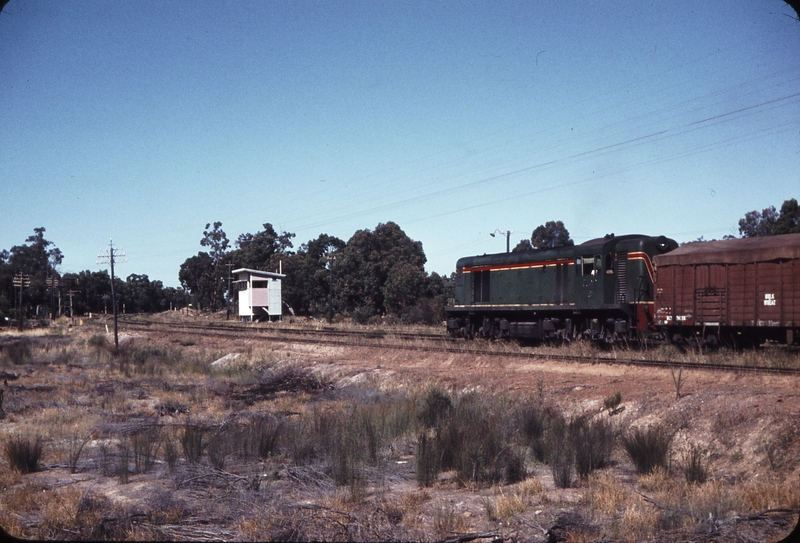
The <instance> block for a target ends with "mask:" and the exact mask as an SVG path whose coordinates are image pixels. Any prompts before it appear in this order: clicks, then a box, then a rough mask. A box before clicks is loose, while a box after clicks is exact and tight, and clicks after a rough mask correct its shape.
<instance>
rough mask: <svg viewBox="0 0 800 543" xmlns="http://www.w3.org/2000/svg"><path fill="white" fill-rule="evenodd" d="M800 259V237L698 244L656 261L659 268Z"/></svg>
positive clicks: (659, 257) (692, 244)
mask: <svg viewBox="0 0 800 543" xmlns="http://www.w3.org/2000/svg"><path fill="white" fill-rule="evenodd" d="M798 258H800V234H785V235H782V236H768V237H762V238H743V239H727V240H722V241H696V242H692V243H687V244H685V245H681V246H680V247H678V248H677V249H675V250H674V251H671V252H669V253H666V254H663V255H658V256H656V257H655V258H654V259H653V262H654V263H655V265H656V266H682V265H691V264H747V263H749V262H769V261H771V260H794V259H798Z"/></svg>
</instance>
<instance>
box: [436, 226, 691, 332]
mask: <svg viewBox="0 0 800 543" xmlns="http://www.w3.org/2000/svg"><path fill="white" fill-rule="evenodd" d="M677 247H678V244H677V243H676V242H675V240H672V239H669V238H666V237H664V236H660V237H652V236H643V235H626V236H615V235H613V234H609V235H607V236H605V237H604V238H598V239H593V240H590V241H587V242H585V243H582V244H581V245H575V246H570V247H556V248H553V249H534V250H530V251H521V252H515V253H500V254H492V255H482V256H470V257H465V258H461V259H459V261H458V262H457V264H456V284H455V299H454V300H453V303H452V305H450V306H448V307H447V308H446V311H447V329H448V332H449V333H450V335H452V336H454V337H466V338H474V337H483V338H497V339H501V338H516V339H522V340H532V341H544V340H573V339H576V338H579V337H584V338H588V339H591V340H594V341H600V342H604V343H614V342H617V341H628V342H630V341H637V340H641V339H642V338H645V337H647V336H649V335H651V334H652V335H655V334H657V333H658V330H657V328H656V327H655V321H654V317H655V312H654V310H653V303H654V288H653V284H654V280H655V278H654V271H653V263H652V258H653V257H654V256H656V255H659V254H662V253H666V252H668V251H671V250H673V249H675V248H677Z"/></svg>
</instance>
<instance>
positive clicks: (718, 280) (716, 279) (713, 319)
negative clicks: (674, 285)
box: [694, 264, 728, 325]
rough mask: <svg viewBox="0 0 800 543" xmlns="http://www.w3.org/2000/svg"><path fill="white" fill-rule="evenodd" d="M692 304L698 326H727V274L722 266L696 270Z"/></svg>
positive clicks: (704, 267)
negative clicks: (693, 304)
mask: <svg viewBox="0 0 800 543" xmlns="http://www.w3.org/2000/svg"><path fill="white" fill-rule="evenodd" d="M695 278H696V282H695V291H694V302H695V308H696V312H697V316H696V322H697V323H698V324H711V325H721V324H727V311H726V309H727V307H728V300H727V298H728V296H727V289H726V285H727V273H726V268H725V266H723V265H718V264H711V265H701V266H697V268H696V276H695Z"/></svg>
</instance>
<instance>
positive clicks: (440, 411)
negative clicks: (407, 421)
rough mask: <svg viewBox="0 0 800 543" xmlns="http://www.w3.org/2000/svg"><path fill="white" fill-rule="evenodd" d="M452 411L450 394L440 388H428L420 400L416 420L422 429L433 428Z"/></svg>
mask: <svg viewBox="0 0 800 543" xmlns="http://www.w3.org/2000/svg"><path fill="white" fill-rule="evenodd" d="M452 409H453V402H452V400H451V399H450V394H448V392H447V391H446V390H444V389H442V388H440V387H436V386H434V387H430V388H429V389H428V390H426V391H425V395H424V396H423V398H422V406H421V407H420V409H419V412H418V413H417V418H418V419H419V421H420V423H422V425H423V426H424V427H426V428H433V427H434V426H436V425H437V424H438V422H439V420H440V419H441V418H442V417H444V416H445V415H446V414H448V413H449V412H450V411H451V410H452Z"/></svg>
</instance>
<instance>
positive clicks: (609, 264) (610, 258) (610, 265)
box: [606, 253, 614, 274]
mask: <svg viewBox="0 0 800 543" xmlns="http://www.w3.org/2000/svg"><path fill="white" fill-rule="evenodd" d="M606 273H611V274H613V273H614V255H613V254H612V253H608V254H607V255H606Z"/></svg>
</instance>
